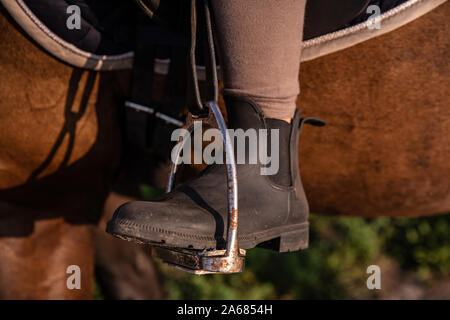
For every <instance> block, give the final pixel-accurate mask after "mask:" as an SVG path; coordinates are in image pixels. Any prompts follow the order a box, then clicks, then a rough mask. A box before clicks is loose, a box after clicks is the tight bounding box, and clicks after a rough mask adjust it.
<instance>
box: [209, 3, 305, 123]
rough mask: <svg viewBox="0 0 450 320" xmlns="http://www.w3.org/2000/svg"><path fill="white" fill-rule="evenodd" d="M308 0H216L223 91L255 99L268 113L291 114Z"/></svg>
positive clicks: (297, 89) (266, 114) (275, 115)
mask: <svg viewBox="0 0 450 320" xmlns="http://www.w3.org/2000/svg"><path fill="white" fill-rule="evenodd" d="M305 3H306V0H269V1H261V0H227V1H219V0H215V1H212V8H213V13H214V20H215V27H216V31H217V35H218V42H219V43H218V44H219V48H220V55H221V57H220V58H221V66H222V68H223V75H224V85H225V88H224V90H223V93H224V94H233V95H236V94H238V95H244V96H247V97H250V98H252V99H253V100H254V101H255V102H256V103H258V105H259V106H260V107H261V109H262V111H263V112H264V115H265V116H266V117H269V118H277V119H290V118H292V116H293V115H294V110H295V102H296V99H297V96H298V94H299V82H298V75H299V74H298V73H299V66H300V53H301V39H302V33H303V16H304V9H305Z"/></svg>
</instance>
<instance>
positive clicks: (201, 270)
mask: <svg viewBox="0 0 450 320" xmlns="http://www.w3.org/2000/svg"><path fill="white" fill-rule="evenodd" d="M203 8H204V10H205V20H206V21H205V22H206V36H207V40H208V50H209V57H208V58H207V59H206V71H207V72H206V73H207V79H209V81H210V82H211V83H210V84H211V86H210V87H209V89H210V92H209V95H208V97H207V98H206V101H208V102H206V103H203V102H202V99H201V97H200V90H199V86H198V76H197V71H196V70H197V69H196V61H195V45H196V43H195V42H196V33H197V15H196V0H191V48H190V65H191V74H192V81H193V82H192V83H193V91H194V98H195V99H194V100H195V103H194V104H193V105H192V106H190V108H189V109H190V110H191V113H190V114H189V115H188V120H187V123H186V129H187V131H188V134H189V135H190V134H192V132H193V131H194V121H196V120H201V121H204V122H206V123H208V124H209V125H211V126H214V127H218V128H219V129H220V132H221V134H222V139H223V143H224V149H225V153H226V169H227V184H228V188H227V189H228V192H227V198H228V230H227V241H226V249H225V250H217V249H216V250H203V251H201V250H189V249H181V248H169V247H153V250H152V253H153V255H154V256H156V257H159V258H161V259H162V260H163V262H164V263H165V264H167V265H169V266H172V267H175V268H177V269H181V270H183V271H186V272H189V273H193V274H198V275H201V274H208V273H236V272H242V271H243V270H244V264H245V250H242V249H240V248H239V245H238V236H237V229H238V183H237V170H236V160H235V157H234V149H233V144H232V143H231V138H230V136H229V134H228V131H227V127H226V125H225V121H224V119H223V117H222V113H221V112H220V109H219V107H218V106H217V101H218V87H219V86H218V80H217V67H216V60H215V51H214V39H213V32H212V24H211V13H210V8H209V3H208V0H203ZM205 111H207V115H206V116H205ZM186 140H188V139H185V137H184V138H183V141H182V142H181V143H178V145H177V148H178V150H176V154H177V158H176V161H175V162H172V167H171V170H170V176H169V182H168V185H167V192H170V191H171V190H172V187H173V183H174V179H175V173H176V170H177V165H178V162H179V161H178V160H179V157H180V154H181V152H182V150H183V144H184V143H185V142H186Z"/></svg>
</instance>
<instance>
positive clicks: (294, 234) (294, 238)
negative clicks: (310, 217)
mask: <svg viewBox="0 0 450 320" xmlns="http://www.w3.org/2000/svg"><path fill="white" fill-rule="evenodd" d="M308 241H309V228H305V229H303V230H297V231H291V232H287V233H283V234H282V235H281V236H280V247H279V249H278V251H279V252H290V251H298V250H301V249H306V248H308Z"/></svg>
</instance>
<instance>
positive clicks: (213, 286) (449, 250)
mask: <svg viewBox="0 0 450 320" xmlns="http://www.w3.org/2000/svg"><path fill="white" fill-rule="evenodd" d="M160 192H161V191H160V190H157V189H154V188H151V187H149V186H145V185H143V186H141V193H142V195H143V198H146V199H151V198H152V197H154V196H155V195H157V194H158V193H160ZM310 225H311V230H310V245H309V248H308V249H307V250H304V251H301V252H291V253H283V254H278V253H275V252H271V251H268V250H264V249H252V250H249V251H248V252H247V260H246V269H245V271H244V272H243V273H242V274H236V275H227V276H224V275H209V276H193V275H189V274H186V273H184V272H181V271H175V270H174V269H172V268H168V267H165V266H161V270H162V272H163V279H164V281H165V285H166V288H167V291H168V293H169V298H170V299H225V300H227V299H345V298H370V297H371V296H370V295H371V294H373V293H371V292H369V291H368V290H367V288H366V286H365V281H366V279H367V274H366V269H367V266H369V265H370V264H376V263H377V259H379V258H380V257H382V256H388V257H390V258H392V259H394V261H396V262H397V263H398V264H399V265H400V267H401V268H402V269H405V270H409V271H411V272H415V273H417V274H418V275H419V277H420V278H421V279H422V280H433V279H438V278H440V277H444V276H447V275H449V274H450V214H447V215H441V216H434V217H423V218H407V219H406V218H402V219H393V218H377V219H363V218H353V217H326V216H317V215H312V216H311V218H310Z"/></svg>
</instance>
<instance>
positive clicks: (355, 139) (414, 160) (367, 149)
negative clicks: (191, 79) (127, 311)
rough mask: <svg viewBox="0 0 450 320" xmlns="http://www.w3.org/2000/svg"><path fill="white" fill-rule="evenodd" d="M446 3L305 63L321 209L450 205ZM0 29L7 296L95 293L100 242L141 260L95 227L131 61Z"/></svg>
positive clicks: (110, 173) (308, 140) (312, 168)
mask: <svg viewBox="0 0 450 320" xmlns="http://www.w3.org/2000/svg"><path fill="white" fill-rule="evenodd" d="M448 14H449V5H448V4H447V3H446V4H444V5H441V6H440V7H438V8H437V9H435V10H433V11H432V12H430V13H428V14H426V15H425V16H423V17H422V18H420V19H418V20H416V21H414V22H412V23H410V24H408V25H406V26H404V27H402V28H401V29H399V30H397V31H396V32H391V33H388V34H385V35H383V36H381V37H378V38H374V39H371V40H369V41H367V42H364V43H361V44H359V45H357V46H354V47H352V48H349V49H346V50H343V51H339V52H337V53H334V54H331V55H327V56H324V57H321V58H318V59H316V60H313V61H310V62H306V63H304V64H302V72H301V74H302V75H301V84H302V93H301V96H300V99H299V106H300V107H301V108H302V109H303V110H304V111H305V114H308V115H314V116H317V115H319V116H321V117H322V118H324V119H325V120H326V121H327V123H328V126H327V127H326V129H325V128H324V129H321V130H317V129H306V130H305V132H304V134H303V136H302V139H301V142H302V143H301V149H300V155H301V169H302V178H303V180H304V184H305V189H306V190H307V193H308V196H309V200H310V203H311V209H312V211H313V212H316V213H331V214H341V215H358V216H366V217H369V216H381V215H386V216H393V217H395V216H418V215H430V214H437V213H442V212H446V211H448V210H450V186H449V181H450V179H449V178H450V177H449V174H450V161H448V159H449V158H450V141H449V137H450V121H449V119H450V109H449V108H448V105H449V103H448V96H449V94H448V93H449V92H448V90H449V89H448V88H449V85H448V79H449V67H448V63H447V60H446V57H447V56H448V53H449V40H448V37H447V34H448V30H449V27H448V19H447V17H448ZM0 30H1V32H0V105H1V106H0V288H1V289H0V297H1V298H24V299H26V298H41V299H42V298H43V299H54V298H58V299H78V298H85V299H89V298H91V297H92V293H93V278H94V257H95V245H96V242H97V244H98V245H99V251H98V253H99V254H98V257H99V258H100V259H102V266H103V269H107V270H106V271H107V272H111V269H108V262H107V260H108V258H111V257H113V258H115V259H121V261H124V259H128V258H130V259H131V258H133V259H135V260H133V261H130V262H129V263H130V264H131V263H138V262H136V259H137V258H136V257H137V256H139V249H136V248H135V247H130V246H129V244H127V243H123V244H122V243H121V244H118V243H117V242H111V241H115V240H113V239H111V241H109V239H107V238H104V237H103V236H102V234H98V233H97V236H96V233H95V232H96V228H97V226H98V224H99V221H100V216H101V212H102V207H103V205H104V202H105V199H106V197H107V195H108V194H109V192H110V190H111V187H112V185H113V182H114V180H115V177H116V176H117V173H118V170H119V163H120V159H121V148H122V140H121V132H120V125H119V122H120V121H119V120H120V114H119V106H120V105H121V104H122V103H123V101H124V99H125V97H126V95H127V93H128V89H129V88H128V87H129V82H130V72H129V71H111V72H93V71H83V70H80V69H74V68H73V67H70V66H68V65H65V64H63V63H61V62H60V61H58V60H56V59H54V58H53V57H51V56H49V55H47V54H46V53H44V51H42V50H40V49H39V48H38V47H37V46H36V45H35V44H34V43H32V42H31V41H30V40H29V39H27V38H26V37H25V36H24V35H23V34H22V33H21V32H19V31H18V30H17V28H16V27H15V26H14V25H13V23H12V22H11V20H10V19H7V18H6V16H5V15H4V14H1V15H0ZM114 206H115V205H114ZM109 211H110V210H109ZM105 239H106V240H105ZM127 250H130V251H129V252H127ZM131 250H135V251H131ZM134 253H135V254H134ZM140 257H142V255H140ZM142 259H144V260H145V261H144V262H142V261H141V262H140V266H141V267H140V268H133V267H132V266H131V267H130V265H128V266H124V268H127V267H128V269H127V270H129V272H130V273H131V272H135V274H136V275H138V276H139V277H147V278H146V279H142V281H141V286H142V283H144V284H147V285H149V286H150V284H153V285H152V287H150V291H151V290H154V291H157V290H159V287H158V283H157V280H156V277H155V275H154V274H153V273H152V272H153V269H152V268H153V265H152V264H151V261H150V260H148V258H146V256H145V257H144V258H142ZM105 261H106V262H105ZM70 265H78V266H80V268H81V271H82V273H81V289H80V290H76V289H75V290H69V289H67V286H66V280H67V277H68V276H69V275H68V274H67V273H66V269H67V267H68V266H70ZM133 270H138V272H136V271H133ZM148 270H150V271H149V272H148ZM118 273H120V272H116V273H114V272H113V273H111V274H113V275H114V274H118ZM107 275H108V274H106V277H105V275H103V276H104V277H105V278H104V281H107V280H108V277H107ZM147 279H148V280H147ZM113 280H117V279H115V278H112V280H111V281H113ZM118 281H120V279H119V280H118ZM122 281H124V282H127V283H126V284H125V285H130V284H131V285H132V284H133V283H136V279H134V280H133V279H122ZM133 281H134V282H133ZM131 291H132V290H131ZM121 297H124V298H126V297H132V294H130V295H126V294H125V295H123V296H121ZM153 297H156V298H158V297H161V295H160V294H158V293H157V294H155V295H154V296H153Z"/></svg>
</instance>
